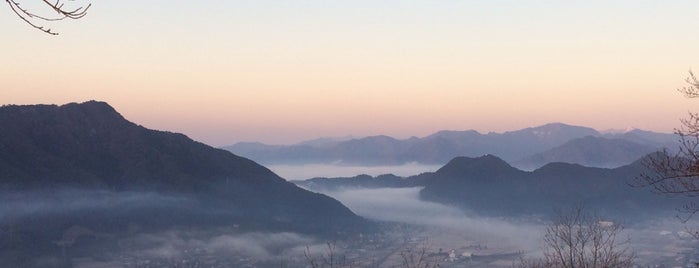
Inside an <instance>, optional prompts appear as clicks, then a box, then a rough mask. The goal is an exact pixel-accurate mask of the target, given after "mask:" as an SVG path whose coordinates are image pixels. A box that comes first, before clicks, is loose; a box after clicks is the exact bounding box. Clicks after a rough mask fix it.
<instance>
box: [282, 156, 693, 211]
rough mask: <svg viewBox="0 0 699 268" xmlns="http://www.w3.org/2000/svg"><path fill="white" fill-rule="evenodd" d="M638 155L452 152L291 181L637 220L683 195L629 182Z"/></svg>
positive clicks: (637, 170)
mask: <svg viewBox="0 0 699 268" xmlns="http://www.w3.org/2000/svg"><path fill="white" fill-rule="evenodd" d="M645 171H646V169H645V166H644V165H643V164H642V163H641V160H640V159H639V160H638V161H634V162H633V163H632V164H629V165H625V166H622V167H619V168H614V169H606V168H595V167H585V166H581V165H577V164H568V163H550V164H547V165H545V166H544V167H541V168H539V169H537V170H534V171H531V172H528V171H523V170H520V169H517V168H514V167H512V166H510V165H509V164H508V163H507V162H505V161H504V160H502V159H500V158H498V157H496V156H493V155H485V156H480V157H475V158H471V157H457V158H454V159H452V160H451V161H449V163H447V164H446V165H445V166H443V167H442V168H440V169H439V170H437V171H436V172H430V173H424V174H420V175H415V176H411V177H405V178H402V177H396V176H393V175H382V176H378V177H370V176H367V175H360V176H357V177H353V178H313V179H309V180H304V181H295V183H296V184H298V185H300V186H302V187H304V188H308V189H311V190H314V191H320V192H328V191H336V190H342V189H348V188H383V187H416V186H419V187H424V188H423V189H422V190H421V191H420V197H421V198H422V199H424V200H427V201H434V202H438V203H444V204H449V205H455V206H457V207H460V208H462V209H464V210H467V211H471V212H474V213H477V214H484V215H490V216H523V215H531V214H540V215H542V214H543V215H545V214H552V213H554V212H555V210H556V209H567V208H570V207H573V206H577V205H584V206H585V207H586V208H588V209H590V210H592V211H596V212H598V213H600V214H604V215H614V216H616V217H618V218H622V217H623V218H627V219H637V218H650V217H646V216H652V215H656V216H657V215H659V214H670V215H672V214H673V213H674V212H675V211H676V210H675V209H676V208H679V207H681V206H682V205H683V204H684V203H685V202H686V201H687V200H686V199H683V198H669V197H667V196H662V195H659V194H655V193H652V192H651V191H650V189H647V188H636V187H632V186H630V184H633V182H634V180H635V178H637V177H638V176H639V175H640V174H641V173H643V172H645Z"/></svg>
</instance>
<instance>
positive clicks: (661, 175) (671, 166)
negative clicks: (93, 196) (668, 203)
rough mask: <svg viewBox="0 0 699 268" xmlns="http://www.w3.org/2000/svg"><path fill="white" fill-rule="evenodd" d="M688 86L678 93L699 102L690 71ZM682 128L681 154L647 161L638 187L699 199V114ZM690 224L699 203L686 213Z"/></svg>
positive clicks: (691, 115) (665, 153) (692, 115)
mask: <svg viewBox="0 0 699 268" xmlns="http://www.w3.org/2000/svg"><path fill="white" fill-rule="evenodd" d="M685 81H686V82H687V84H688V85H687V86H685V87H682V88H679V89H678V91H679V92H681V93H682V94H684V96H685V97H687V98H699V80H698V79H697V77H696V76H695V75H694V73H693V72H692V71H691V70H690V71H689V77H687V78H686V79H685ZM680 121H681V123H682V126H681V127H680V128H679V129H675V133H676V134H677V135H679V137H680V144H679V150H678V151H677V153H674V154H671V153H669V152H668V151H667V150H664V151H663V152H660V153H657V154H654V155H652V156H651V157H647V158H646V159H645V162H644V164H645V165H646V167H648V170H649V171H648V172H646V173H644V174H642V175H640V176H639V177H638V179H637V180H636V184H637V185H638V186H651V187H653V188H654V189H655V191H657V192H659V193H662V194H668V195H680V196H686V197H691V198H697V197H699V113H692V112H690V113H689V117H688V118H685V119H681V120H680ZM682 212H684V213H683V215H684V216H680V218H681V219H682V220H683V221H684V222H686V221H688V220H689V219H690V218H691V217H692V216H693V215H694V214H696V213H698V212H699V203H697V202H691V203H688V204H686V205H685V206H684V208H683V209H682Z"/></svg>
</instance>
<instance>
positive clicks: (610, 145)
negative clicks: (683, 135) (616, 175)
mask: <svg viewBox="0 0 699 268" xmlns="http://www.w3.org/2000/svg"><path fill="white" fill-rule="evenodd" d="M654 143H655V142H651V141H646V143H637V142H635V141H632V140H631V139H621V138H602V137H594V136H586V137H583V138H577V139H573V140H570V141H568V142H566V143H564V144H563V145H560V146H557V147H555V148H553V149H550V150H547V151H544V152H541V153H537V154H534V155H531V156H527V157H525V158H523V159H521V160H518V161H515V162H513V166H516V167H518V168H521V169H525V170H533V169H537V168H540V167H542V166H544V165H546V164H548V163H553V162H565V163H572V164H581V165H583V166H590V167H607V168H613V167H619V166H623V165H628V164H630V163H632V162H633V161H636V160H638V159H639V158H641V157H643V156H645V155H647V154H649V153H652V152H655V151H659V150H662V149H663V147H662V144H660V143H655V144H656V145H655V146H654V145H651V144H654Z"/></svg>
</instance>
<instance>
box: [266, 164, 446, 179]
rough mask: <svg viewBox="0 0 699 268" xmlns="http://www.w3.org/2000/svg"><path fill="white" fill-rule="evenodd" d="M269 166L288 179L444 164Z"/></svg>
mask: <svg viewBox="0 0 699 268" xmlns="http://www.w3.org/2000/svg"><path fill="white" fill-rule="evenodd" d="M266 167H267V168H269V169H270V170H272V171H274V173H277V174H278V175H279V176H281V177H282V178H285V179H287V180H305V179H310V178H332V177H352V176H356V175H359V174H366V175H369V176H378V175H383V174H393V175H396V176H411V175H416V174H420V173H424V172H434V171H436V170H438V169H439V168H440V167H442V165H424V164H419V163H414V162H413V163H408V164H404V165H395V166H356V165H341V164H305V165H279V164H273V165H267V166H266Z"/></svg>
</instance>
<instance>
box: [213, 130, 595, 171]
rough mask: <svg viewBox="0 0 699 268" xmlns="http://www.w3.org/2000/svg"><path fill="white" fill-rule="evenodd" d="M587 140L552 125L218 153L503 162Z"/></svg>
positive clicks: (284, 160)
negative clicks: (497, 158)
mask: <svg viewBox="0 0 699 268" xmlns="http://www.w3.org/2000/svg"><path fill="white" fill-rule="evenodd" d="M588 135H599V133H598V132H597V131H596V130H594V129H591V128H586V127H578V126H570V125H566V124H561V123H553V124H547V125H543V126H539V127H532V128H526V129H522V130H517V131H510V132H505V133H487V134H481V133H479V132H477V131H474V130H468V131H440V132H437V133H435V134H432V135H429V136H427V137H423V138H416V137H413V138H409V139H404V140H399V139H395V138H392V137H388V136H383V135H381V136H371V137H365V138H357V139H350V140H345V141H335V142H331V143H322V144H323V146H316V145H314V143H300V144H295V145H287V146H284V145H265V144H258V143H238V144H235V145H232V146H226V147H224V149H226V150H229V151H231V152H233V153H236V154H240V155H242V156H245V157H249V158H250V159H253V160H255V161H259V162H261V163H265V164H309V163H328V164H329V163H340V164H347V165H367V166H375V165H399V164H405V163H410V162H417V163H423V164H444V163H446V162H447V161H449V160H450V159H452V158H454V157H458V156H478V155H483V154H495V155H499V156H501V157H503V159H505V160H507V161H515V160H518V159H521V158H523V157H525V156H528V155H530V154H532V152H542V151H545V150H548V149H551V148H554V147H556V146H559V145H561V144H563V143H565V142H567V141H569V140H571V139H574V138H580V137H584V136H588Z"/></svg>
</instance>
